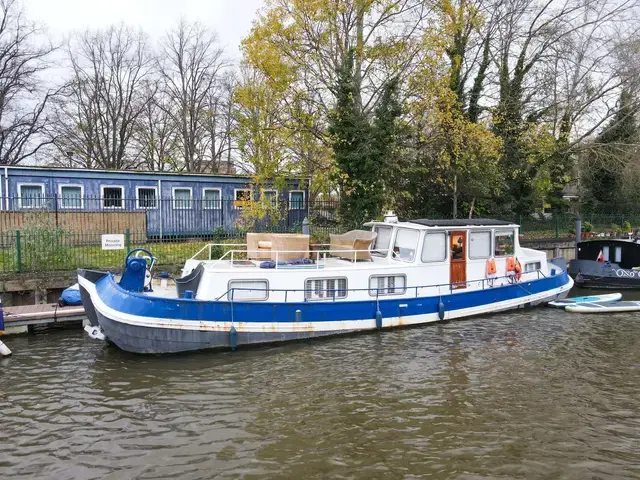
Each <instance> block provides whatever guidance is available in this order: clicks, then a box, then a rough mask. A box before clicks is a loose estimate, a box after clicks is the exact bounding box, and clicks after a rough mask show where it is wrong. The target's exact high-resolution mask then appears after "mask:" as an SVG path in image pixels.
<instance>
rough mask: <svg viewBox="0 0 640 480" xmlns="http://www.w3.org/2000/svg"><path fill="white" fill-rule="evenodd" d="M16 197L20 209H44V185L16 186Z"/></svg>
mask: <svg viewBox="0 0 640 480" xmlns="http://www.w3.org/2000/svg"><path fill="white" fill-rule="evenodd" d="M18 195H19V197H20V206H21V207H22V208H41V207H44V185H33V184H22V185H18Z"/></svg>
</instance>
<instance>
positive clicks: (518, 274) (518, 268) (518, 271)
mask: <svg viewBox="0 0 640 480" xmlns="http://www.w3.org/2000/svg"><path fill="white" fill-rule="evenodd" d="M514 271H515V272H516V280H520V277H522V265H520V260H518V259H517V258H516V263H515V269H514Z"/></svg>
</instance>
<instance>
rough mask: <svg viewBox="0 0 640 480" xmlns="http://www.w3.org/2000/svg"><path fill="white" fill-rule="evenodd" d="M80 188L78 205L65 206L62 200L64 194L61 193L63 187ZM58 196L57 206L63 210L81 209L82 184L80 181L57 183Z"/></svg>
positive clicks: (82, 200) (82, 202) (82, 199)
mask: <svg viewBox="0 0 640 480" xmlns="http://www.w3.org/2000/svg"><path fill="white" fill-rule="evenodd" d="M69 187H71V188H80V206H79V207H65V206H64V203H63V200H64V196H63V195H62V189H63V188H69ZM58 198H59V202H58V204H59V207H60V209H64V210H78V209H80V210H82V209H83V208H84V185H82V184H81V183H61V184H59V185H58Z"/></svg>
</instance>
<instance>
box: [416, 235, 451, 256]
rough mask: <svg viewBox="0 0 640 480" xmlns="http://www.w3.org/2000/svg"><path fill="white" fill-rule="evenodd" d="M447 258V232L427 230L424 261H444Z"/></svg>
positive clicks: (423, 247)
mask: <svg viewBox="0 0 640 480" xmlns="http://www.w3.org/2000/svg"><path fill="white" fill-rule="evenodd" d="M446 259H447V234H446V233H445V232H433V233H432V232H427V234H426V235H425V237H424V245H422V262H423V263H431V262H444V261H445V260H446Z"/></svg>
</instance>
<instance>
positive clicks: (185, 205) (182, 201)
mask: <svg viewBox="0 0 640 480" xmlns="http://www.w3.org/2000/svg"><path fill="white" fill-rule="evenodd" d="M173 208H174V209H175V210H188V209H190V208H191V189H190V188H174V189H173Z"/></svg>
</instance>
